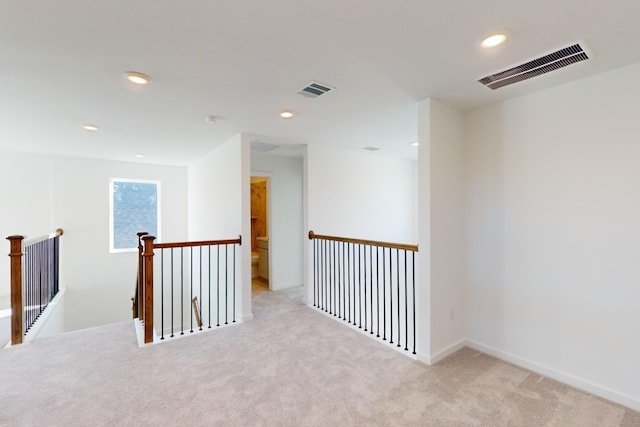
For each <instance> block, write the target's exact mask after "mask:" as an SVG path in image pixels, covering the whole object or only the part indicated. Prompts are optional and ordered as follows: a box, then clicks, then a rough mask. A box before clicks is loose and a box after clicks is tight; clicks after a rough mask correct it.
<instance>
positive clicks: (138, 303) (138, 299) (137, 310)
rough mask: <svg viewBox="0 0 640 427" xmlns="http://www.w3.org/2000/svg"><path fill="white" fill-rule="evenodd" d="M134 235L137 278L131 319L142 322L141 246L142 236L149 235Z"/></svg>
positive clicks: (142, 281) (140, 233)
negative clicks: (136, 241)
mask: <svg viewBox="0 0 640 427" xmlns="http://www.w3.org/2000/svg"><path fill="white" fill-rule="evenodd" d="M136 234H137V235H138V278H137V279H136V296H135V301H134V302H133V308H134V310H133V311H134V313H133V317H134V318H136V317H137V318H138V320H140V321H142V320H144V312H143V311H144V310H142V308H141V307H142V306H143V305H142V303H143V301H144V274H143V272H144V265H143V261H142V260H143V259H144V258H143V256H142V253H143V250H144V247H143V246H142V236H146V235H147V234H149V233H147V232H146V231H139V232H138V233H136Z"/></svg>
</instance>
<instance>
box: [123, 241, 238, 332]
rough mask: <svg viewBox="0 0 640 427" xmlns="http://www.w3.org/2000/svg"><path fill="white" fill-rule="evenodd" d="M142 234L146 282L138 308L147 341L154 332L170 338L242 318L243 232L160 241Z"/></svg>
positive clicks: (142, 274)
mask: <svg viewBox="0 0 640 427" xmlns="http://www.w3.org/2000/svg"><path fill="white" fill-rule="evenodd" d="M139 237H140V240H141V244H140V251H139V253H140V256H139V268H140V270H139V277H138V283H139V284H140V283H143V284H144V285H145V286H138V295H137V301H138V304H137V307H135V305H134V311H135V310H136V309H138V318H139V319H140V320H141V321H142V322H143V324H144V329H145V342H146V343H148V342H151V341H153V335H152V333H155V336H156V338H157V339H159V340H164V339H166V338H174V337H176V336H183V335H185V334H192V333H194V332H196V331H203V330H205V329H212V328H217V327H221V326H224V325H229V324H232V323H236V321H237V317H236V302H237V299H238V296H239V295H238V283H239V280H238V277H237V276H238V274H237V267H239V260H240V254H239V247H240V244H241V238H240V237H238V238H237V239H228V240H208V241H194V242H175V243H155V244H154V243H153V236H148V235H145V233H139ZM149 281H152V285H150V284H149ZM140 302H142V303H141V304H140ZM148 304H152V308H151V310H150V309H149V308H150V307H149V306H148ZM134 315H135V313H134ZM149 320H151V321H149ZM149 324H151V325H153V326H150V325H149Z"/></svg>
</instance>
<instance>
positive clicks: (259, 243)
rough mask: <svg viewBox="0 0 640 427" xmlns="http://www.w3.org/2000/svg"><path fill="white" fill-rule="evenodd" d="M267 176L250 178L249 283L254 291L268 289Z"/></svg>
mask: <svg viewBox="0 0 640 427" xmlns="http://www.w3.org/2000/svg"><path fill="white" fill-rule="evenodd" d="M269 184H270V182H269V177H268V176H258V175H252V176H251V282H252V288H253V290H254V291H260V290H269V289H270V282H271V281H270V271H269V270H270V268H269V220H270V218H269V200H270V185H269Z"/></svg>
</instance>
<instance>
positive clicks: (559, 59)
mask: <svg viewBox="0 0 640 427" xmlns="http://www.w3.org/2000/svg"><path fill="white" fill-rule="evenodd" d="M587 59H589V56H588V55H587V52H585V50H584V49H583V48H582V46H580V44H578V43H576V44H574V45H572V46H569V47H565V48H564V49H560V50H558V51H556V52H553V53H550V54H548V55H544V56H541V57H540V58H536V59H533V60H531V61H529V62H527V63H524V64H521V65H517V66H515V67H513V68H509V69H508V70H504V71H500V72H499V73H495V74H492V75H490V76H486V77H483V78H481V79H480V80H478V81H479V82H480V83H482V84H483V85H485V86H486V87H488V88H489V89H494V90H495V89H498V88H501V87H504V86H509V85H511V84H514V83H518V82H521V81H523V80H528V79H530V78H532V77H536V76H539V75H541V74H546V73H548V72H550V71H554V70H558V69H560V68H563V67H566V66H567V65H571V64H575V63H576V62H580V61H585V60H587Z"/></svg>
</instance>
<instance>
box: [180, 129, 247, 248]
mask: <svg viewBox="0 0 640 427" xmlns="http://www.w3.org/2000/svg"><path fill="white" fill-rule="evenodd" d="M240 178H241V135H237V136H236V137H234V138H232V139H231V140H229V141H227V142H226V143H224V144H222V145H220V146H218V147H216V148H215V149H214V150H212V151H210V152H209V153H207V154H206V155H205V156H203V157H202V158H201V159H199V160H197V161H195V162H193V163H192V164H190V165H189V192H188V194H189V196H188V206H189V209H188V211H189V214H188V215H189V240H213V239H229V238H235V237H237V236H238V235H239V234H240V233H241V230H242V228H241V227H242V222H241V219H242V218H241V216H240V206H241V200H242V187H241V185H240Z"/></svg>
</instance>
